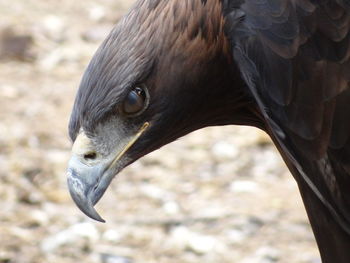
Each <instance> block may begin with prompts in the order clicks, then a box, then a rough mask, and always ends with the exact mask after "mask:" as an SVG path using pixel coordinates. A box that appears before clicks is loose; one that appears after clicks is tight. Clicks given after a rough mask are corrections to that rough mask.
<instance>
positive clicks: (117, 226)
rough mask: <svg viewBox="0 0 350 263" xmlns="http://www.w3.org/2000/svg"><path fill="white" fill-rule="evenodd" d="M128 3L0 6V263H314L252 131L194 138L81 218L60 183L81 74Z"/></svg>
mask: <svg viewBox="0 0 350 263" xmlns="http://www.w3.org/2000/svg"><path fill="white" fill-rule="evenodd" d="M132 2H133V1H132V0H85V1H71V0H59V1H57V0H12V1H9V0H0V15H1V21H0V263H13V262H15V263H26V262H28V263H29V262H39V263H41V262H60V263H62V262H63V263H66V262H67V263H70V262H77V261H81V262H85V263H90V262H92V263H95V262H96V263H141V262H142V263H151V262H152V263H153V262H161V263H163V262H164V263H175V262H184V263H187V262H188V263H190V262H223V263H225V262H240V263H241V262H242V263H269V262H283V263H284V262H293V263H295V262H298V263H316V262H320V261H319V259H318V258H319V256H318V252H317V249H316V244H315V242H314V238H313V235H312V232H311V230H310V227H309V224H308V221H307V218H306V214H305V212H304V208H303V206H302V202H301V199H300V197H299V193H298V190H297V186H296V184H295V182H294V180H293V178H292V176H291V175H290V174H289V172H288V171H287V170H286V167H285V166H284V164H283V163H282V160H281V158H280V157H279V155H278V154H277V152H276V150H275V148H274V147H273V145H272V144H271V143H270V140H269V139H268V138H267V137H266V135H264V134H263V133H261V132H260V131H258V130H256V129H253V128H242V127H215V128H208V129H203V130H200V131H197V132H195V133H193V134H190V135H188V136H186V137H184V138H182V139H180V140H178V141H177V142H175V143H172V144H170V145H168V146H166V147H163V148H162V149H161V150H158V151H156V152H154V153H152V154H150V155H149V156H147V157H145V158H143V159H142V160H140V161H138V162H137V163H135V164H133V165H132V166H130V167H129V168H127V169H125V170H124V171H123V172H122V173H121V174H120V175H119V176H118V178H116V180H114V182H113V183H112V185H111V187H110V188H109V190H108V191H107V193H106V194H105V196H104V198H103V199H102V200H101V201H100V203H99V205H98V206H97V210H98V211H99V212H100V213H101V215H102V216H103V217H104V218H105V219H106V220H107V223H105V224H102V223H98V222H94V221H92V220H90V219H88V218H87V217H86V216H84V215H83V214H82V213H81V212H80V211H79V210H78V209H77V208H76V207H75V205H74V204H73V202H72V201H71V199H70V196H69V194H68V191H67V187H66V176H65V169H66V164H67V160H68V159H69V156H70V146H71V143H70V140H69V138H68V136H67V123H68V119H69V115H70V110H71V107H72V103H73V99H74V95H75V92H76V89H77V87H78V85H79V81H80V78H81V76H82V73H83V71H84V69H85V67H86V65H87V63H88V61H89V60H90V58H91V56H92V55H93V53H94V51H95V50H96V48H97V47H98V45H99V44H100V43H101V41H102V40H103V39H104V37H105V36H106V35H107V33H108V32H109V30H110V29H111V28H112V26H113V25H114V24H115V23H116V22H117V21H118V20H119V19H120V17H121V16H122V15H123V14H124V13H125V12H126V11H127V9H128V8H129V7H130V6H131V4H132Z"/></svg>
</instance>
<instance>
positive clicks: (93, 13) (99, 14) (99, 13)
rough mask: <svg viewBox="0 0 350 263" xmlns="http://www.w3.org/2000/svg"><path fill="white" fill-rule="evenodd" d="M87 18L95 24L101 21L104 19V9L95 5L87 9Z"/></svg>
mask: <svg viewBox="0 0 350 263" xmlns="http://www.w3.org/2000/svg"><path fill="white" fill-rule="evenodd" d="M89 17H90V19H91V20H93V21H95V22H98V21H101V20H102V19H103V18H105V17H106V9H105V8H104V7H103V6H100V5H95V6H93V7H91V8H90V9H89Z"/></svg>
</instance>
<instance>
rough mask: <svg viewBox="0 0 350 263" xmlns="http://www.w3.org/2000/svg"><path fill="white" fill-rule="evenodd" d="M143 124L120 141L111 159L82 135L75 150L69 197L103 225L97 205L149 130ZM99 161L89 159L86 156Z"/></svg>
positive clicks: (71, 167) (69, 176)
mask: <svg viewBox="0 0 350 263" xmlns="http://www.w3.org/2000/svg"><path fill="white" fill-rule="evenodd" d="M148 126H149V123H148V122H146V123H144V124H143V125H142V126H141V128H140V129H139V130H138V132H137V133H136V134H133V135H131V136H130V137H126V138H120V140H119V141H118V145H116V146H115V152H113V153H110V154H109V156H108V157H104V158H103V157H101V156H100V155H99V153H98V152H97V151H96V149H95V147H94V145H93V143H92V142H91V140H90V139H89V138H88V137H87V136H86V135H85V133H84V132H80V133H79V134H78V136H77V138H76V140H75V142H74V145H73V148H72V157H71V159H70V161H69V164H68V170H67V183H68V188H69V192H70V195H71V196H72V199H73V201H74V202H75V204H76V205H77V206H78V207H79V209H80V210H81V211H82V212H83V213H84V214H86V215H87V216H89V217H91V218H92V219H95V220H97V221H100V222H105V221H104V220H103V219H102V217H101V216H100V215H99V214H98V213H97V212H96V210H95V208H94V205H95V204H96V203H97V202H98V201H99V200H100V199H101V197H102V196H103V194H104V192H105V191H106V189H107V188H108V186H109V184H110V183H111V181H112V179H113V178H114V176H115V175H116V174H117V173H118V172H119V171H120V170H121V169H123V168H124V165H123V164H125V163H127V160H126V158H125V153H126V151H127V150H128V149H129V148H130V147H131V146H132V145H133V144H134V143H135V142H136V141H137V140H138V138H139V137H140V136H141V135H142V134H143V132H144V131H145V130H146V129H147V128H148ZM91 155H92V156H95V157H96V158H88V157H87V156H91Z"/></svg>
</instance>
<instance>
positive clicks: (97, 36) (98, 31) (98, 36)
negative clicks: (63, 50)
mask: <svg viewBox="0 0 350 263" xmlns="http://www.w3.org/2000/svg"><path fill="white" fill-rule="evenodd" d="M112 27H113V26H112V25H98V26H94V27H91V28H89V30H87V31H85V32H84V33H83V34H82V38H83V39H84V40H85V41H87V42H100V41H102V40H103V39H105V38H106V37H107V35H108V34H109V33H110V32H111V30H112Z"/></svg>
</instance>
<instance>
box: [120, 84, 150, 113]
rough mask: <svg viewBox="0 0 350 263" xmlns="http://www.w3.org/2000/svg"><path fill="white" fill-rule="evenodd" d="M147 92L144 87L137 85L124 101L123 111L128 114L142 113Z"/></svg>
mask: <svg viewBox="0 0 350 263" xmlns="http://www.w3.org/2000/svg"><path fill="white" fill-rule="evenodd" d="M146 100H147V94H146V91H145V89H144V88H143V87H136V88H134V89H133V90H131V91H130V92H129V94H128V95H127V96H126V98H125V100H124V102H123V106H122V109H123V112H124V113H125V114H126V115H130V116H133V115H138V114H140V113H141V112H142V111H143V110H144V109H145V107H146V106H147V105H146Z"/></svg>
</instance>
